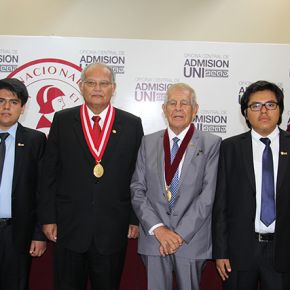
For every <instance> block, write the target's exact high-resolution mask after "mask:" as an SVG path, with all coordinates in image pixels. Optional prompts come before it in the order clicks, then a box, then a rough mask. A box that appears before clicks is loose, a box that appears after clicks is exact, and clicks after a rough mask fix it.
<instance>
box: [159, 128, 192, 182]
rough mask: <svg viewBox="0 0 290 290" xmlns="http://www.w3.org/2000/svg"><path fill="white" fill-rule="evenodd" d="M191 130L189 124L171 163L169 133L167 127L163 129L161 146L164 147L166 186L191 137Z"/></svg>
mask: <svg viewBox="0 0 290 290" xmlns="http://www.w3.org/2000/svg"><path fill="white" fill-rule="evenodd" d="M193 132H194V125H193V124H191V125H190V127H189V129H188V131H187V133H186V135H185V137H184V139H183V141H182V142H181V144H180V146H179V149H178V151H177V153H176V156H175V158H174V160H173V162H172V164H171V161H170V144H169V135H168V130H167V129H166V130H165V133H164V138H163V148H164V161H165V181H166V185H167V186H169V185H170V184H171V181H172V178H173V176H174V174H175V172H176V170H177V168H178V166H179V164H180V161H181V159H182V156H183V154H184V152H185V150H186V148H187V145H188V143H189V141H190V139H191V138H192V135H193Z"/></svg>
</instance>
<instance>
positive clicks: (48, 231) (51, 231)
mask: <svg viewBox="0 0 290 290" xmlns="http://www.w3.org/2000/svg"><path fill="white" fill-rule="evenodd" d="M42 231H43V233H44V234H45V235H46V237H47V238H48V239H49V240H50V241H52V242H56V240H57V225H56V224H46V225H43V226H42Z"/></svg>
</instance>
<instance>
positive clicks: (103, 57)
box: [80, 49, 126, 74]
mask: <svg viewBox="0 0 290 290" xmlns="http://www.w3.org/2000/svg"><path fill="white" fill-rule="evenodd" d="M80 54H81V56H80V67H81V68H85V67H86V66H87V65H89V64H91V63H103V64H106V65H108V66H109V67H111V68H112V70H113V72H114V73H115V74H124V73H125V62H126V57H125V51H123V50H118V51H115V50H86V49H82V50H81V51H80Z"/></svg>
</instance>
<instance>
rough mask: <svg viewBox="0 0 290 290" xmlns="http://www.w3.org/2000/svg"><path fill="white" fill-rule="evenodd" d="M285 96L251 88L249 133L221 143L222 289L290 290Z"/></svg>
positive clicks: (216, 228)
mask: <svg viewBox="0 0 290 290" xmlns="http://www.w3.org/2000/svg"><path fill="white" fill-rule="evenodd" d="M283 98H284V96H283V92H282V90H281V89H280V88H279V87H277V86H276V85H275V84H273V83H270V82H266V81H258V82H255V83H253V84H251V85H250V86H249V87H248V88H247V89H246V91H245V93H244V95H243V97H242V99H241V112H242V114H243V116H244V117H245V119H246V122H247V124H248V126H249V128H250V129H251V130H250V131H249V132H247V133H244V134H241V135H238V136H234V137H231V138H228V139H226V140H224V141H223V142H222V145H221V151H220V160H219V169H218V178H217V180H218V182H217V189H216V197H215V203H214V209H213V255H214V258H215V259H216V266H217V270H218V272H219V274H220V276H221V277H222V280H223V281H224V283H223V287H224V289H242V290H256V289H257V287H258V285H259V286H260V290H282V289H284V290H289V289H290V287H289V271H290V246H289V245H290V227H289V221H290V178H289V177H290V176H289V173H290V134H289V133H287V132H285V131H283V130H281V129H280V128H279V127H278V125H279V124H280V123H281V116H282V113H283V109H284V103H283Z"/></svg>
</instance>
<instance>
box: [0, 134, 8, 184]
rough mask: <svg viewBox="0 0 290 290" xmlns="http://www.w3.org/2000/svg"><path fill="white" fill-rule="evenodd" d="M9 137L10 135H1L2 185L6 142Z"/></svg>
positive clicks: (0, 162) (0, 168) (0, 164)
mask: <svg viewBox="0 0 290 290" xmlns="http://www.w3.org/2000/svg"><path fill="white" fill-rule="evenodd" d="M8 136H9V133H0V184H1V180H2V172H3V166H4V161H5V152H6V144H5V140H6V138H7V137H8Z"/></svg>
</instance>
